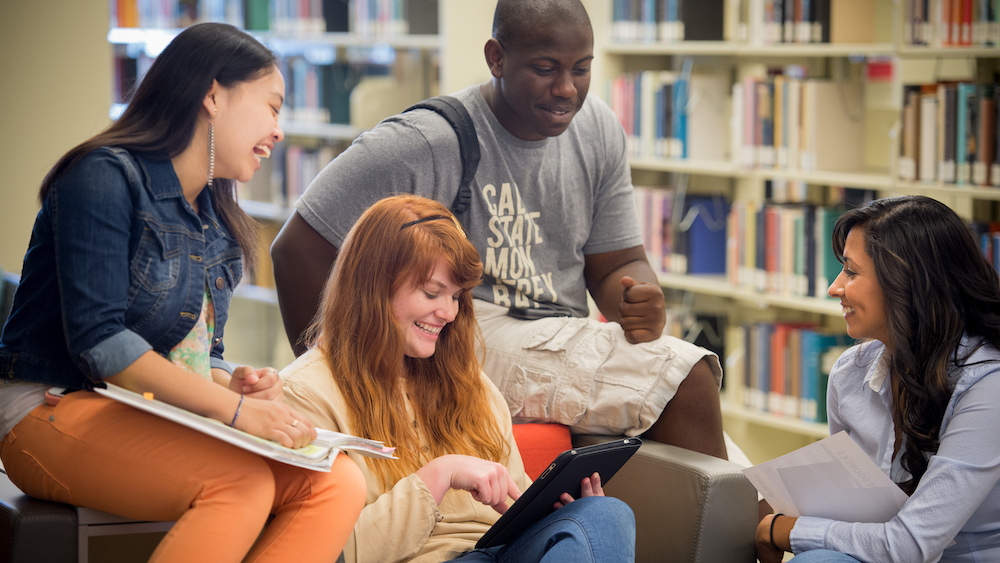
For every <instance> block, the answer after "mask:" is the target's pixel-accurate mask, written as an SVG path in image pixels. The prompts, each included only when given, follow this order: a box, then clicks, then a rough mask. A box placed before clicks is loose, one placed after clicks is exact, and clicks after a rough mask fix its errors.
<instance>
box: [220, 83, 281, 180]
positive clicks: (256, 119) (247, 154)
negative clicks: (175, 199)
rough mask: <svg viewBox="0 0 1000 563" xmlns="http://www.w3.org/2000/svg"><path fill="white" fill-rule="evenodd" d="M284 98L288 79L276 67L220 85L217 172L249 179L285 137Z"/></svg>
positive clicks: (228, 176)
mask: <svg viewBox="0 0 1000 563" xmlns="http://www.w3.org/2000/svg"><path fill="white" fill-rule="evenodd" d="M284 99H285V80H284V78H282V76H281V72H279V71H278V69H277V67H272V68H271V70H269V71H268V72H267V73H265V74H262V75H261V76H260V77H258V78H255V79H253V80H249V81H247V82H241V83H239V84H237V85H235V86H233V87H232V88H219V90H218V93H217V94H216V98H215V101H216V103H217V104H218V112H217V114H216V115H215V117H214V119H213V123H214V129H215V147H216V150H215V175H216V177H219V178H231V179H234V180H239V181H240V182H248V181H250V179H251V178H252V177H253V175H254V173H255V172H256V171H257V170H258V169H260V161H261V159H262V158H267V157H269V156H270V155H271V151H272V150H273V149H274V145H275V144H277V143H279V142H281V140H282V139H283V138H284V137H285V135H284V133H283V132H282V131H281V128H280V127H278V112H279V111H280V110H281V106H282V103H283V102H284Z"/></svg>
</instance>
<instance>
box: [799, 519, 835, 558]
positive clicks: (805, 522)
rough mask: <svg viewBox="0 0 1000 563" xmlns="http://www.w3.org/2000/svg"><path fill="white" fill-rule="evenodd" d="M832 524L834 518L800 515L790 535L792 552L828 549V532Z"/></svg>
mask: <svg viewBox="0 0 1000 563" xmlns="http://www.w3.org/2000/svg"><path fill="white" fill-rule="evenodd" d="M831 524H833V520H828V519H826V518H810V517H806V516H800V517H798V518H797V519H796V520H795V526H794V527H792V533H791V534H789V537H788V540H789V543H791V545H792V553H802V552H803V551H812V550H814V549H826V532H827V529H828V528H829V527H830V525H831Z"/></svg>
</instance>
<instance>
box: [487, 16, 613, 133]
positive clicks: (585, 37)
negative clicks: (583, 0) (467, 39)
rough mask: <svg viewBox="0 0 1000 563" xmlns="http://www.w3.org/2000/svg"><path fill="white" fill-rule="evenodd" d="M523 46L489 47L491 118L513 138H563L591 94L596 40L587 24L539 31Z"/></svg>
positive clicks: (538, 28)
mask: <svg viewBox="0 0 1000 563" xmlns="http://www.w3.org/2000/svg"><path fill="white" fill-rule="evenodd" d="M525 36H526V37H530V38H531V39H530V40H526V41H524V42H523V43H522V44H520V45H501V44H500V43H499V42H498V41H497V40H496V39H491V40H490V42H489V43H488V44H487V49H486V54H487V61H488V62H489V64H490V72H491V73H492V74H493V77H494V82H493V84H494V89H495V90H496V89H499V92H496V91H495V92H494V93H493V94H494V95H493V104H492V107H493V112H494V113H495V114H496V117H497V119H498V120H499V121H500V123H501V124H502V125H503V126H504V128H505V129H507V131H509V132H510V133H511V134H512V135H514V136H515V137H518V138H520V139H523V140H526V141H537V140H541V139H544V138H546V137H554V136H557V135H560V134H562V133H563V131H565V130H566V128H567V127H569V124H570V122H571V121H572V120H573V117H574V116H575V115H576V113H577V112H578V111H579V110H580V108H581V107H583V101H584V100H585V99H586V97H587V91H588V90H589V89H590V65H591V62H592V61H593V58H594V36H593V30H592V29H591V27H590V25H589V24H584V23H580V24H575V25H574V24H569V23H565V24H563V23H560V24H556V25H546V26H541V25H539V26H536V28H535V30H534V32H532V33H528V34H525Z"/></svg>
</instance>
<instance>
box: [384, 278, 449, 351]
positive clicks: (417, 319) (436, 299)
mask: <svg viewBox="0 0 1000 563" xmlns="http://www.w3.org/2000/svg"><path fill="white" fill-rule="evenodd" d="M463 291H465V290H464V289H462V288H461V287H459V286H457V285H455V280H454V278H453V277H452V274H451V270H450V269H449V268H448V264H447V262H445V260H444V259H439V260H438V261H437V263H436V264H435V266H434V271H433V272H431V277H430V279H429V280H428V281H427V282H424V283H422V284H420V285H417V286H413V285H410V284H405V285H404V286H403V287H402V288H401V289H400V290H399V291H397V292H396V294H395V295H394V296H393V298H392V302H391V306H392V314H393V316H394V317H395V318H396V321H397V322H398V323H399V325H400V326H401V327H402V329H403V338H404V340H405V344H404V345H403V353H404V354H405V355H406V356H408V357H410V358H429V357H431V356H432V355H434V350H435V348H436V346H437V341H438V337H440V335H441V330H442V329H444V327H445V325H447V324H448V323H450V322H451V321H453V320H455V316H456V315H458V298H459V296H460V295H461V294H462V292H463Z"/></svg>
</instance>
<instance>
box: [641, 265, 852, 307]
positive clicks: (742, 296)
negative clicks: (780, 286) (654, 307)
mask: <svg viewBox="0 0 1000 563" xmlns="http://www.w3.org/2000/svg"><path fill="white" fill-rule="evenodd" d="M657 279H658V280H659V283H660V286H661V287H663V288H669V289H676V290H680V291H687V292H690V293H696V294H700V295H710V296H715V297H724V298H728V299H732V300H733V301H736V302H738V303H739V304H740V306H741V307H754V308H757V309H764V308H767V307H777V308H781V309H788V310H792V311H798V312H802V313H815V314H819V315H826V316H831V317H837V316H840V315H842V314H843V312H842V311H841V307H840V302H838V301H836V300H834V299H829V298H826V297H803V296H796V295H782V294H774V293H764V292H759V291H756V290H754V289H751V288H748V287H740V286H735V285H733V284H732V283H730V282H729V281H728V280H727V279H725V276H721V275H715V276H700V275H687V274H671V273H659V274H657Z"/></svg>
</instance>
